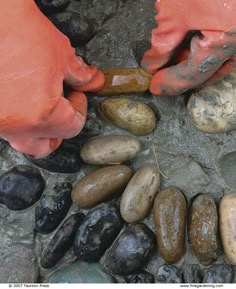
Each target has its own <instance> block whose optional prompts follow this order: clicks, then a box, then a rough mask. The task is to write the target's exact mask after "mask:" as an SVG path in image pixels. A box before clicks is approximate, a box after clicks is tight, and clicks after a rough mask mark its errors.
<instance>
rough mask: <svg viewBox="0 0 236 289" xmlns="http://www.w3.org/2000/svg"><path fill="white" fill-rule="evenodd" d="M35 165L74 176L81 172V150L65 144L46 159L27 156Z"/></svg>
mask: <svg viewBox="0 0 236 289" xmlns="http://www.w3.org/2000/svg"><path fill="white" fill-rule="evenodd" d="M26 158H27V159H28V160H30V161H31V162H32V163H33V164H34V165H36V166H38V167H40V168H43V169H45V170H47V171H50V172H55V173H64V174H72V173H76V172H78V171H79V170H80V166H81V160H80V148H79V147H78V146H76V145H74V144H71V143H68V142H65V141H64V142H63V143H62V145H61V146H60V147H59V148H58V149H57V150H56V151H55V152H53V153H51V154H50V155H49V156H47V157H46V158H42V159H34V158H31V157H29V156H26Z"/></svg>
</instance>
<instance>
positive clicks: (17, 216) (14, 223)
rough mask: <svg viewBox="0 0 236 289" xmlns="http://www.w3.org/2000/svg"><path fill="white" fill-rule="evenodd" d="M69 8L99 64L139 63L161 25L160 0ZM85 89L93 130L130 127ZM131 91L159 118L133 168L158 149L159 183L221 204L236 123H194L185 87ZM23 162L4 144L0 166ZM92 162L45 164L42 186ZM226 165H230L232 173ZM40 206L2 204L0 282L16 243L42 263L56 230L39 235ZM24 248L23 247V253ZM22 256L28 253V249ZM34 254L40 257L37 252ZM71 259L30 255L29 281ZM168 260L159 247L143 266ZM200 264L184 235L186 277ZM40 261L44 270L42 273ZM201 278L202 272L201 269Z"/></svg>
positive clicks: (235, 151)
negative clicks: (207, 126) (47, 260)
mask: <svg viewBox="0 0 236 289" xmlns="http://www.w3.org/2000/svg"><path fill="white" fill-rule="evenodd" d="M63 12H73V13H78V14H80V15H82V16H83V17H85V18H86V19H87V21H88V23H91V25H93V29H94V30H95V31H94V35H95V36H94V37H93V38H92V39H91V40H90V41H89V42H88V43H87V44H86V45H83V46H78V47H77V49H76V51H77V54H80V55H81V56H83V57H84V58H85V59H86V60H87V62H88V63H90V64H93V65H97V66H98V67H99V68H101V69H109V68H115V67H139V61H140V58H141V57H142V54H143V52H144V51H145V49H147V47H148V43H149V39H150V34H151V29H152V28H153V27H155V26H156V25H155V22H154V15H155V9H154V0H112V1H107V0H80V1H76V0H73V1H70V3H69V5H68V6H67V7H66V8H65V9H63ZM87 95H88V101H89V114H88V123H89V124H90V128H89V129H88V131H89V132H94V131H96V132H97V131H99V130H100V129H101V132H100V134H101V135H109V134H119V135H122V134H123V135H131V134H129V133H128V132H127V131H125V130H122V129H119V128H115V127H114V126H112V125H111V124H109V123H108V122H104V121H99V120H97V118H98V116H97V112H96V106H97V104H98V103H99V102H101V101H102V100H103V99H104V97H99V96H96V95H94V94H91V95H90V94H87ZM125 97H127V98H131V99H136V100H141V101H142V102H144V103H146V104H149V105H150V106H151V107H152V108H153V109H154V111H155V112H156V113H157V115H158V117H159V118H160V120H159V122H158V124H157V128H156V129H155V131H154V133H151V134H150V135H146V136H141V137H138V139H139V140H140V142H141V143H142V149H141V152H140V153H139V155H138V156H137V157H136V158H135V159H134V160H132V161H130V162H129V163H128V165H129V166H130V167H131V168H132V169H133V170H134V171H137V170H138V169H139V168H140V167H141V165H143V164H144V163H147V164H155V163H156V162H155V156H154V150H153V149H155V152H156V155H157V159H158V162H159V166H160V168H161V171H162V174H163V175H164V176H162V177H161V188H165V187H167V186H176V187H178V188H179V189H180V190H181V191H182V192H183V194H184V195H185V197H186V200H187V202H188V206H190V202H191V199H192V198H193V197H194V196H196V195H197V194H199V193H209V194H210V195H211V196H212V197H213V198H214V200H215V202H216V204H218V203H219V200H220V198H221V197H222V195H223V194H228V193H230V192H231V191H233V190H235V188H236V171H235V168H236V166H235V161H236V158H235V155H236V131H232V132H230V133H222V134H206V133H203V132H200V131H199V130H197V129H196V128H195V127H194V126H193V125H192V124H191V122H190V119H189V117H188V114H187V110H186V103H187V100H188V98H189V95H187V94H186V95H182V96H178V97H168V98H165V97H155V96H153V95H151V94H150V93H149V92H146V93H144V94H142V95H135V94H133V95H132V94H130V95H128V96H125ZM95 122H96V123H95ZM98 128H99V129H98ZM84 139H85V138H82V137H81V138H80V139H76V138H75V139H74V140H73V142H76V141H77V140H78V141H79V142H80V143H83V141H84ZM231 157H232V158H231ZM232 159H233V160H234V161H232ZM20 164H27V165H29V164H30V165H32V164H31V162H30V160H28V159H26V158H25V157H24V156H23V155H22V154H20V153H18V152H15V151H14V150H13V149H11V148H10V147H8V146H7V145H5V144H4V145H3V146H1V153H0V173H1V174H3V173H4V172H6V171H8V170H10V169H11V168H12V167H14V166H15V165H20ZM93 169H94V167H92V166H89V165H85V164H82V165H81V169H80V171H79V172H78V173H70V174H63V173H53V172H49V171H47V170H45V169H40V171H41V173H42V176H43V178H44V179H45V181H46V189H45V191H44V194H47V193H48V194H49V193H51V192H52V191H53V187H54V186H55V184H56V183H58V182H71V183H72V184H73V185H75V184H76V183H77V182H78V180H79V179H80V178H81V177H82V176H84V175H86V174H87V173H88V172H90V171H92V170H93ZM227 171H229V172H228V173H227ZM36 206H37V204H35V205H34V206H32V207H30V208H28V209H26V210H24V211H20V212H14V211H11V210H9V209H8V208H6V207H5V206H4V205H0V227H1V230H0V233H1V234H0V235H1V236H0V239H1V246H0V254H1V260H2V261H1V262H0V282H2V281H3V280H4V281H5V280H6V279H4V278H5V277H4V276H5V272H6V268H5V266H6V265H5V264H6V260H7V259H6V258H10V257H9V256H11V254H14V252H15V251H14V250H13V248H15V246H21V247H22V246H23V247H26V248H27V249H28V251H27V252H24V254H28V255H32V256H34V253H33V251H32V248H33V250H34V251H35V253H36V256H37V259H38V262H37V263H39V259H40V256H41V254H42V250H43V248H44V247H45V246H46V244H47V242H48V240H49V238H51V236H52V234H50V235H41V234H39V233H35V231H34V226H35V224H34V222H35V221H34V211H35V207H36ZM76 212H78V208H76V207H72V208H71V209H70V211H69V213H68V214H67V216H69V215H71V214H72V213H76ZM84 212H86V210H85V211H84ZM144 223H145V224H147V225H148V227H149V228H150V229H151V230H152V231H155V230H154V223H153V215H152V212H151V213H150V214H149V216H148V217H147V218H146V219H145V221H144ZM12 252H13V253H12ZM20 252H21V251H20V250H18V253H19V254H20ZM28 252H29V253H28ZM28 255H27V256H28ZM21 258H23V259H24V260H25V257H24V256H23V255H22V257H21ZM27 258H28V259H30V258H29V257H27ZM32 258H33V259H32V260H34V258H35V257H32ZM19 259H20V257H19ZM28 259H27V260H28ZM4 260H5V261H4ZM73 260H75V257H74V255H73V251H72V249H71V250H69V251H68V252H67V253H66V255H65V256H64V257H63V259H62V260H60V261H59V262H58V264H57V265H56V266H55V267H53V268H52V269H48V270H46V269H43V268H40V265H37V264H34V263H35V262H34V261H32V262H31V263H32V264H34V270H33V269H32V265H29V264H28V263H27V264H26V268H27V267H29V269H28V273H25V275H26V276H27V278H28V279H27V280H30V282H31V281H36V280H38V281H40V282H43V281H44V279H45V278H46V277H47V276H49V275H50V274H51V273H52V272H54V271H55V270H56V269H58V268H60V267H63V266H65V264H68V263H70V262H71V261H73ZM19 262H20V261H19ZM19 262H18V263H19ZM25 262H26V261H24V262H20V265H19V264H18V263H17V262H16V263H15V265H14V266H24V263H25ZM100 263H101V264H106V254H105V255H104V257H102V259H101V260H100ZM215 263H216V264H222V263H224V257H223V254H222V253H220V255H219V257H218V259H217V261H216V262H215ZM9 264H10V263H9ZM17 264H18V265H17ZM163 264H164V261H163V259H162V258H161V257H160V255H159V253H158V252H156V251H155V254H154V255H153V257H152V258H151V259H150V260H149V262H148V263H147V265H146V266H145V267H144V268H143V269H144V270H146V271H148V272H150V273H152V274H154V276H157V271H158V268H159V267H160V266H161V265H163ZM197 264H199V262H198V260H197V259H196V258H195V257H194V256H193V255H192V253H191V251H190V250H189V245H188V243H187V240H186V252H185V254H184V257H183V258H182V259H181V260H180V261H179V262H178V263H177V264H175V265H176V266H177V267H178V268H182V270H183V271H184V276H187V277H185V279H186V280H191V282H192V281H194V278H195V277H194V275H197V274H198V273H197V271H196V270H195V269H194V268H199V266H200V268H201V269H202V270H203V269H204V270H205V269H206V267H203V266H202V265H199V266H198V265H197ZM189 265H191V266H189ZM12 266H13V265H12V263H11V265H9V270H13V271H12V272H13V274H16V275H17V274H20V273H19V272H18V271H19V269H17V268H15V269H12ZM14 266H13V267H14ZM38 266H39V274H40V275H39V278H38V279H37V276H38ZM192 266H193V267H192ZM192 268H193V269H192ZM32 271H33V272H32ZM17 272H18V273H17ZM35 276H36V277H35ZM17 278H18V279H17ZM17 278H16V280H10V281H9V280H6V281H7V282H8V281H9V282H17V281H18V280H20V282H23V281H21V280H23V279H24V276H23V277H22V276H18V277H17ZM13 279H14V278H13ZM195 279H196V280H199V279H198V278H197V277H196V278H195ZM117 280H118V281H119V282H124V279H123V278H117ZM24 282H27V281H24Z"/></svg>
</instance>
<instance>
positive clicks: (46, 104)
mask: <svg viewBox="0 0 236 289" xmlns="http://www.w3.org/2000/svg"><path fill="white" fill-rule="evenodd" d="M0 38H1V45H0V52H1V57H0V67H1V69H0V137H1V138H3V139H5V140H7V141H8V142H9V143H10V145H11V146H12V147H13V148H15V149H16V150H18V151H20V152H22V153H25V154H29V155H31V156H33V157H35V158H42V157H45V156H47V155H48V154H50V153H51V152H53V151H54V150H56V149H57V148H58V146H59V145H60V144H61V142H62V140H63V139H64V138H70V137H73V136H75V135H77V134H78V133H79V132H80V131H81V129H82V127H83V125H84V123H85V119H86V114H87V100H86V96H85V95H84V94H83V93H82V92H83V91H97V90H100V89H101V88H102V87H103V85H104V81H105V79H104V75H103V73H102V72H101V71H99V70H98V69H97V68H96V67H94V66H88V65H87V64H86V63H85V62H84V61H83V60H82V58H80V57H76V55H75V50H74V49H73V48H72V47H71V44H70V41H69V39H68V38H67V37H66V36H64V35H63V34H62V33H61V32H59V31H58V30H57V29H56V28H55V27H54V26H53V24H52V23H51V22H50V21H49V20H48V19H47V18H46V17H45V16H44V15H43V14H42V13H41V12H40V10H39V9H38V7H37V6H36V4H35V3H34V0H23V1H19V0H7V1H5V2H4V4H3V5H2V6H1V10H0ZM63 82H65V83H66V84H67V85H69V86H70V87H72V88H73V89H75V90H76V91H73V92H72V93H70V94H69V95H68V96H67V97H66V98H65V97H64V95H63Z"/></svg>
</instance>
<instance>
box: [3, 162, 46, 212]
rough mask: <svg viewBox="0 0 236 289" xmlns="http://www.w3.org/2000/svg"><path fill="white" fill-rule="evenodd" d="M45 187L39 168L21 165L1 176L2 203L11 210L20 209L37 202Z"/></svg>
mask: <svg viewBox="0 0 236 289" xmlns="http://www.w3.org/2000/svg"><path fill="white" fill-rule="evenodd" d="M44 188H45V181H44V179H43V177H42V175H41V174H40V171H39V170H38V169H37V168H34V167H32V166H27V165H19V166H15V167H14V168H12V169H11V170H10V171H8V172H5V173H4V174H2V175H1V176H0V203H1V204H4V205H5V206H7V207H8V208H9V209H10V210H14V211H20V210H24V209H27V208H29V207H30V206H32V205H33V204H34V203H36V202H37V201H38V200H39V199H40V197H41V195H42V193H43V191H44Z"/></svg>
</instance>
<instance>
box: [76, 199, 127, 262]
mask: <svg viewBox="0 0 236 289" xmlns="http://www.w3.org/2000/svg"><path fill="white" fill-rule="evenodd" d="M122 225H123V224H122V219H121V217H120V214H119V210H118V209H117V208H116V207H115V206H112V205H110V204H101V205H99V206H97V207H95V208H94V209H92V210H91V211H89V213H88V214H87V215H86V217H85V218H84V220H83V222H82V224H81V225H80V226H79V228H78V231H77V233H76V236H75V240H74V253H75V255H76V256H77V257H78V259H80V260H83V261H87V262H96V261H98V260H99V259H100V258H101V257H102V256H103V254H104V253H105V251H106V250H107V249H108V248H109V247H110V246H111V244H112V243H113V241H114V240H115V238H116V237H117V235H118V234H119V232H120V230H121V228H122Z"/></svg>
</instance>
